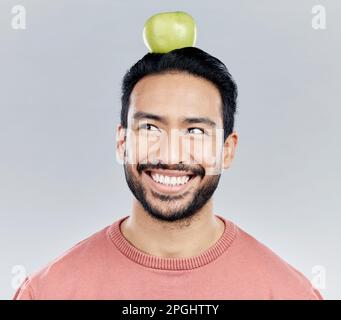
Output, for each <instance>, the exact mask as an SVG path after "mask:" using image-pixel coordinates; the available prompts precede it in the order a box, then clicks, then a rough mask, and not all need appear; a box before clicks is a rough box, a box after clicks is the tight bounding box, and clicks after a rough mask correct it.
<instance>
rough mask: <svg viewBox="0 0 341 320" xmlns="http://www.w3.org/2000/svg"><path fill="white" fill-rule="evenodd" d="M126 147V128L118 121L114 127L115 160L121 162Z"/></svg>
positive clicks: (123, 158)
mask: <svg viewBox="0 0 341 320" xmlns="http://www.w3.org/2000/svg"><path fill="white" fill-rule="evenodd" d="M125 149H126V128H124V127H123V126H122V124H121V123H119V124H118V125H117V127H116V160H117V161H118V162H119V163H120V164H123V163H124V160H125Z"/></svg>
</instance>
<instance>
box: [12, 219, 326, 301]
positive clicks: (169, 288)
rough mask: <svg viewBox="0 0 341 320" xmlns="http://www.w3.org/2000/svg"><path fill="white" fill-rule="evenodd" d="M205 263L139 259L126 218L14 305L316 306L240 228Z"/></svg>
mask: <svg viewBox="0 0 341 320" xmlns="http://www.w3.org/2000/svg"><path fill="white" fill-rule="evenodd" d="M217 217H219V218H220V219H222V220H223V221H224V222H225V231H224V233H223V235H222V236H221V237H220V239H219V240H218V241H217V242H216V243H215V245H213V246H212V247H210V248H209V249H208V250H206V251H204V252H202V253H201V254H200V255H198V256H195V257H189V258H161V257H156V256H152V255H149V254H147V253H144V252H143V251H140V250H139V249H137V248H136V247H134V246H133V245H132V244H131V243H129V242H128V241H127V240H126V239H125V237H124V236H123V234H122V233H121V231H120V222H121V221H123V220H124V219H125V218H127V217H123V218H120V219H119V220H117V221H116V222H114V223H113V224H112V225H111V226H108V227H106V228H104V229H103V230H101V231H99V232H97V233H95V234H94V235H92V236H90V237H89V238H87V239H85V240H83V241H81V242H79V243H78V244H76V245H75V246H74V247H73V248H71V249H70V250H69V251H67V252H66V253H65V254H63V255H62V256H61V257H59V258H57V259H56V260H54V261H52V262H51V263H50V264H48V265H47V266H46V267H45V268H43V269H42V270H41V271H39V272H37V273H35V274H33V275H32V276H31V277H29V278H28V279H26V281H25V282H24V283H23V285H22V286H21V287H20V288H19V289H18V291H17V292H16V294H15V296H14V299H124V300H126V299H162V300H164V299H181V300H182V299H191V300H193V299H203V300H204V299H208V300H210V299H309V300H315V299H316V300H322V299H323V298H322V296H321V295H320V293H319V292H318V291H317V290H316V289H314V288H313V287H312V285H311V283H310V282H309V281H308V279H307V278H305V277H304V276H303V275H302V274H301V273H300V272H299V271H297V270H296V269H294V268H293V267H292V266H290V265H289V264H288V263H286V262H285V261H284V260H282V259H281V258H280V257H279V256H277V255H276V254H275V253H274V252H272V251H271V250H270V249H269V248H267V247H266V246H264V245H263V244H261V243H260V242H258V241H257V240H256V239H254V238H253V237H252V236H250V235H249V234H247V233H246V232H245V231H243V230H242V229H241V228H239V227H238V226H237V225H235V224H234V223H233V222H231V221H229V220H227V219H226V218H224V217H222V216H219V215H217Z"/></svg>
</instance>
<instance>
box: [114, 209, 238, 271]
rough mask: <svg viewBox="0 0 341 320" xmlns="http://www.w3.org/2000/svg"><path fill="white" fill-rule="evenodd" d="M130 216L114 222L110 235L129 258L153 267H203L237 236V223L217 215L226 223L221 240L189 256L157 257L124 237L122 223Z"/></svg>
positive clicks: (162, 268) (172, 268)
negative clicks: (138, 247) (197, 253)
mask: <svg viewBox="0 0 341 320" xmlns="http://www.w3.org/2000/svg"><path fill="white" fill-rule="evenodd" d="M128 217H129V216H125V217H123V218H120V219H119V220H117V221H116V222H114V223H113V224H112V225H111V226H110V227H109V229H108V235H109V237H110V238H111V240H112V242H113V243H114V244H115V246H116V247H117V248H118V250H119V251H121V253H123V254H124V255H125V256H126V257H127V258H129V259H131V260H133V261H134V262H136V263H139V264H141V265H143V266H145V267H149V268H153V269H161V270H174V271H176V270H190V269H194V268H199V267H202V266H204V265H206V264H208V263H210V262H212V261H213V260H215V259H217V258H218V257H219V256H221V255H222V254H223V253H224V252H225V251H226V250H227V249H228V248H229V246H230V245H231V243H232V242H233V240H234V239H235V237H236V225H235V224H234V223H233V222H232V221H229V220H227V219H225V218H224V217H222V216H220V215H216V217H218V218H220V219H221V220H222V221H223V222H224V223H225V230H224V233H223V234H222V235H221V237H220V238H219V240H218V241H217V242H216V243H215V244H214V245H213V246H211V247H210V248H208V249H207V250H206V251H204V252H202V253H201V254H199V255H197V256H194V257H189V258H164V257H157V256H153V255H150V254H147V253H145V252H143V251H141V250H139V249H137V248H136V247H134V246H133V245H132V244H131V243H130V242H129V241H128V240H127V239H126V238H125V237H124V235H123V234H122V232H121V229H120V225H121V223H122V221H123V220H125V219H127V218H128Z"/></svg>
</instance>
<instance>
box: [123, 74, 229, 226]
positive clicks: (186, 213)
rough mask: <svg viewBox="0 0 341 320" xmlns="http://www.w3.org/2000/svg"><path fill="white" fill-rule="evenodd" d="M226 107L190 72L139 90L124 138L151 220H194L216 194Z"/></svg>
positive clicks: (157, 78)
mask: <svg viewBox="0 0 341 320" xmlns="http://www.w3.org/2000/svg"><path fill="white" fill-rule="evenodd" d="M221 103H222V101H221V97H220V93H219V91H218V89H217V88H216V87H215V86H214V85H213V84H211V83H210V82H209V81H207V80H205V79H202V78H199V77H195V76H193V75H189V74H186V73H167V74H163V75H150V76H147V77H144V78H143V79H141V80H140V81H139V82H138V83H137V84H136V86H135V87H134V90H133V91H132V93H131V97H130V107H129V112H128V122H127V130H126V131H125V134H126V138H125V140H124V139H121V141H123V140H124V142H122V150H123V151H122V152H124V159H125V160H124V171H125V177H126V180H127V183H128V186H129V188H130V190H131V191H132V193H133V194H134V196H135V197H136V199H137V200H138V201H139V202H140V203H141V205H142V206H143V208H144V209H145V210H146V212H148V213H149V214H150V215H151V216H152V217H154V218H156V219H158V220H163V221H176V220H181V219H184V218H188V217H191V216H193V215H194V214H195V213H196V212H198V211H199V210H200V209H201V208H202V207H203V206H204V205H205V204H206V203H207V202H208V200H209V199H210V198H211V196H212V195H213V193H214V191H215V190H216V188H217V186H218V182H219V179H220V172H221V165H222V155H223V154H222V152H223V145H224V141H223V122H222V114H221ZM118 130H119V133H121V136H122V130H123V128H122V127H119V129H118Z"/></svg>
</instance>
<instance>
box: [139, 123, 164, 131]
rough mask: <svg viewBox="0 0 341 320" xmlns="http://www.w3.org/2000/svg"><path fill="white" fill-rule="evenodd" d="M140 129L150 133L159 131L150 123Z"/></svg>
mask: <svg viewBox="0 0 341 320" xmlns="http://www.w3.org/2000/svg"><path fill="white" fill-rule="evenodd" d="M153 128H154V129H153ZM140 129H146V130H148V131H159V129H158V127H156V126H154V125H153V124H150V123H145V124H143V125H141V126H140Z"/></svg>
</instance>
